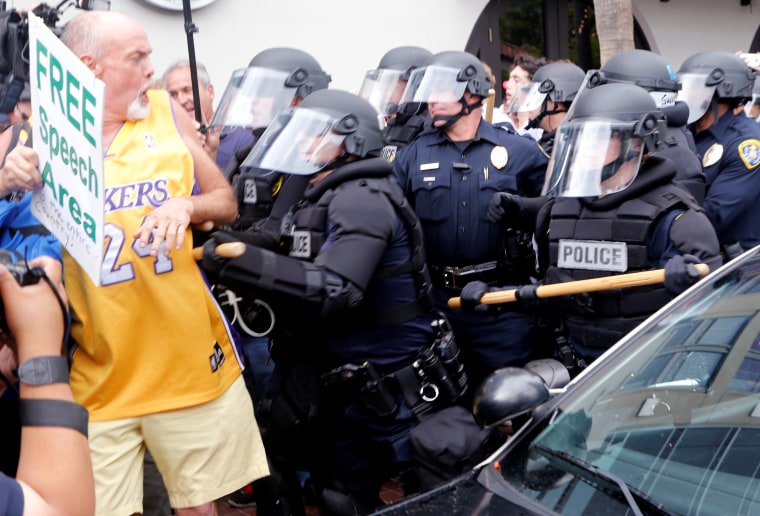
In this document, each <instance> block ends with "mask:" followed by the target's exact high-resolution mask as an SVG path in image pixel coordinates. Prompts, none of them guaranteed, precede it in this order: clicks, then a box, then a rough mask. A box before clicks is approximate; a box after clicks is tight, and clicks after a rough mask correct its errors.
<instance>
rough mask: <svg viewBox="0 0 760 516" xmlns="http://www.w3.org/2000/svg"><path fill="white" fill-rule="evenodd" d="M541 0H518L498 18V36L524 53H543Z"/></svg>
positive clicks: (536, 55) (540, 54) (533, 54)
mask: <svg viewBox="0 0 760 516" xmlns="http://www.w3.org/2000/svg"><path fill="white" fill-rule="evenodd" d="M542 4H543V2H542V0H519V1H518V2H516V3H515V4H514V5H513V6H511V7H509V8H508V9H507V10H506V12H505V13H504V15H503V16H501V17H500V18H499V36H500V37H501V40H502V41H507V42H509V43H512V44H513V45H517V46H518V47H520V48H522V49H523V50H524V51H525V52H526V53H528V54H530V55H532V56H535V57H540V56H543V55H544V23H543V8H542Z"/></svg>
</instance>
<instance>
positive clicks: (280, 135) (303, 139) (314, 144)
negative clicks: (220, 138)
mask: <svg viewBox="0 0 760 516" xmlns="http://www.w3.org/2000/svg"><path fill="white" fill-rule="evenodd" d="M345 121H346V117H343V118H338V117H337V116H332V115H330V114H328V113H326V112H324V111H317V110H313V109H304V108H286V109H283V110H282V111H280V112H279V114H278V115H277V117H276V118H275V119H274V120H273V121H272V123H271V124H269V126H268V127H267V129H266V131H264V134H262V135H261V138H259V139H258V140H257V141H256V144H255V145H254V146H253V149H251V152H250V154H248V157H246V159H245V161H244V162H243V164H242V166H243V167H254V168H257V169H260V170H265V171H270V172H280V173H284V174H295V175H312V174H315V173H317V172H320V171H322V170H325V169H326V167H327V166H328V165H330V164H331V163H333V162H334V161H335V160H336V159H337V158H338V157H339V156H341V155H342V154H343V141H344V140H345V138H346V135H347V134H349V133H350V131H347V130H345V127H347V126H348V125H350V124H344V122H345ZM353 123H354V124H355V120H354V121H353ZM353 127H355V126H353Z"/></svg>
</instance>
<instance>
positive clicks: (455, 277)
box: [430, 261, 506, 290]
mask: <svg viewBox="0 0 760 516" xmlns="http://www.w3.org/2000/svg"><path fill="white" fill-rule="evenodd" d="M504 273H505V271H504V267H503V266H502V265H500V264H499V263H498V262H496V261H493V262H485V263H477V264H474V265H465V266H463V267H449V266H446V265H431V266H430V277H431V279H432V280H433V284H434V285H435V286H437V287H445V288H448V289H451V290H462V288H463V287H464V286H465V285H467V284H468V283H469V282H471V281H476V280H477V281H483V282H485V283H488V284H496V283H499V282H502V281H504V280H505V279H506V278H505V277H504V276H505V274H504Z"/></svg>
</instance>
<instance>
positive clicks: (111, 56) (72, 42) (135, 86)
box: [61, 11, 155, 124]
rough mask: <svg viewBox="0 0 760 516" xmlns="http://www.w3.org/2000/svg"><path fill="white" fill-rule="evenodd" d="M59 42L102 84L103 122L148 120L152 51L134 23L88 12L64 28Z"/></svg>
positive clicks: (122, 16) (123, 17) (108, 13)
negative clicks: (103, 93)
mask: <svg viewBox="0 0 760 516" xmlns="http://www.w3.org/2000/svg"><path fill="white" fill-rule="evenodd" d="M61 40H62V41H63V43H64V44H65V45H66V46H67V47H68V48H69V49H70V50H71V51H72V52H73V53H74V54H76V56H77V57H79V59H80V60H81V61H82V63H84V65H85V66H87V67H88V68H89V69H90V70H91V71H92V72H93V73H94V74H95V77H97V78H98V79H100V80H101V81H103V83H104V84H105V102H104V110H105V114H104V120H109V121H113V122H114V123H115V124H119V123H122V122H124V121H125V120H138V119H140V118H145V116H147V114H148V113H149V112H150V106H149V100H148V96H147V93H146V92H147V90H148V89H149V87H150V84H151V78H152V77H153V73H154V71H155V70H154V69H153V64H152V63H151V60H150V55H151V52H152V51H153V49H152V48H151V45H150V42H149V41H148V35H147V34H146V33H145V30H144V29H143V28H142V27H141V26H140V24H139V23H137V21H135V20H134V19H132V18H131V17H129V16H127V15H126V14H124V13H120V12H116V11H87V12H84V13H82V14H80V15H79V16H76V17H75V18H73V19H72V20H71V21H70V22H69V23H67V24H66V27H64V30H63V34H62V35H61Z"/></svg>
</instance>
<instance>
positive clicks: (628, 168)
mask: <svg viewBox="0 0 760 516" xmlns="http://www.w3.org/2000/svg"><path fill="white" fill-rule="evenodd" d="M635 128H636V123H634V122H631V123H625V122H613V121H607V120H584V121H579V122H565V123H564V124H562V125H561V126H560V127H559V129H558V130H557V136H556V139H555V143H554V152H553V153H552V157H551V160H550V161H549V166H548V168H547V170H546V180H545V182H544V190H543V193H542V195H548V196H551V197H603V196H605V195H607V194H611V193H615V192H619V191H621V190H623V189H625V188H627V187H628V186H629V185H630V184H631V183H632V182H633V180H634V179H635V178H636V174H637V173H638V170H639V165H640V164H641V157H642V155H643V154H644V139H643V138H641V137H639V136H635V135H634V131H635Z"/></svg>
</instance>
